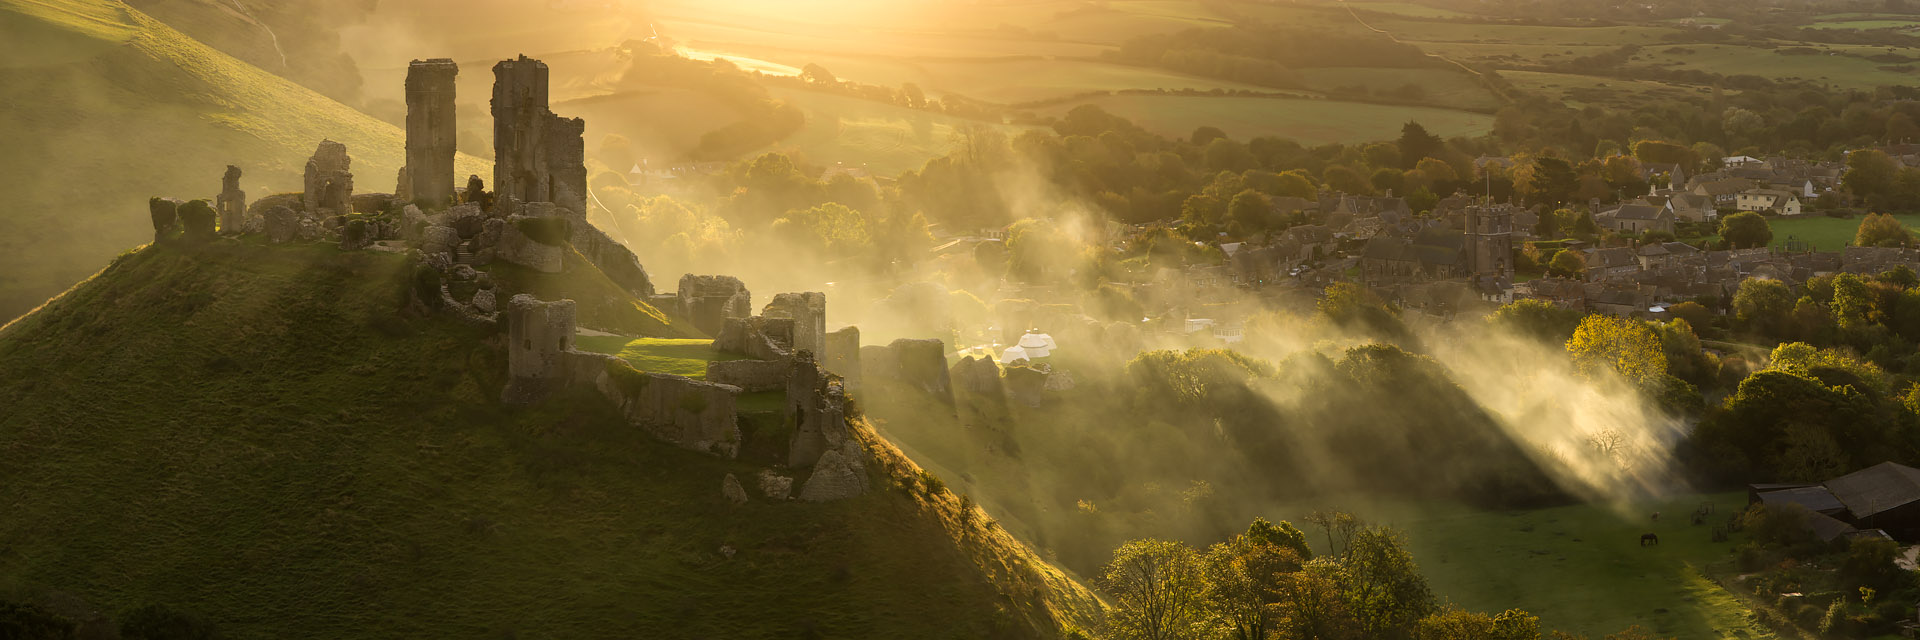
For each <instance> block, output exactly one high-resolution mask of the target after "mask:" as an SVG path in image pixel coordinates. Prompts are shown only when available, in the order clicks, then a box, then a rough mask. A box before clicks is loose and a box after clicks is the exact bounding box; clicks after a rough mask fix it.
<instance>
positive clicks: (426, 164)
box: [395, 58, 460, 208]
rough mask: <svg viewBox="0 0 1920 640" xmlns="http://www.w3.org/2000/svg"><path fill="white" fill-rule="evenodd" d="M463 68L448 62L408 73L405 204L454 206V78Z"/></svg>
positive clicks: (417, 65) (421, 63)
mask: <svg viewBox="0 0 1920 640" xmlns="http://www.w3.org/2000/svg"><path fill="white" fill-rule="evenodd" d="M459 75H460V66H459V65H456V64H454V63H453V61H452V60H448V59H446V58H434V59H431V60H415V61H413V64H411V65H408V67H407V166H406V168H405V169H404V170H402V172H401V174H400V176H401V178H400V186H399V188H398V189H396V191H395V193H396V195H398V196H400V199H401V200H402V201H403V202H413V203H423V206H431V207H436V208H437V207H441V206H445V205H448V204H451V203H452V202H453V156H454V153H455V152H456V147H457V145H456V144H455V143H456V142H457V135H456V133H455V128H456V123H455V121H454V118H455V114H454V105H453V100H454V78H455V77H456V76H459Z"/></svg>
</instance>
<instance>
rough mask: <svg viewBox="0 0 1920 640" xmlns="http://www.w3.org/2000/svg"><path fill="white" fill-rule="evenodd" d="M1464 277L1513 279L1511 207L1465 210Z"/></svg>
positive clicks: (1483, 207)
mask: <svg viewBox="0 0 1920 640" xmlns="http://www.w3.org/2000/svg"><path fill="white" fill-rule="evenodd" d="M1467 273H1468V274H1469V275H1472V276H1494V277H1502V276H1504V277H1512V276H1513V207H1512V206H1509V205H1485V206H1471V207H1467Z"/></svg>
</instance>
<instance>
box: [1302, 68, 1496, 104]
mask: <svg viewBox="0 0 1920 640" xmlns="http://www.w3.org/2000/svg"><path fill="white" fill-rule="evenodd" d="M1300 75H1301V76H1302V77H1304V78H1305V79H1306V81H1307V86H1309V87H1312V88H1313V89H1315V90H1317V91H1323V92H1331V91H1334V90H1336V89H1340V88H1343V87H1365V88H1366V90H1367V92H1368V93H1372V94H1375V95H1380V94H1389V93H1392V92H1395V91H1398V90H1400V89H1401V88H1402V87H1405V86H1407V85H1413V86H1417V87H1420V90H1421V92H1422V93H1423V96H1424V97H1422V98H1420V102H1422V103H1425V104H1431V105H1434V106H1438V107H1447V108H1452V109H1466V110H1471V111H1492V110H1494V109H1497V108H1499V107H1500V106H1501V104H1502V102H1501V100H1500V98H1499V96H1496V95H1494V94H1493V92H1492V91H1488V90H1487V88H1486V86H1485V85H1482V84H1481V83H1480V79H1479V78H1477V77H1474V76H1472V75H1468V74H1467V73H1465V72H1460V71H1449V70H1445V69H1385V68H1368V67H1341V68H1327V69H1301V70H1300Z"/></svg>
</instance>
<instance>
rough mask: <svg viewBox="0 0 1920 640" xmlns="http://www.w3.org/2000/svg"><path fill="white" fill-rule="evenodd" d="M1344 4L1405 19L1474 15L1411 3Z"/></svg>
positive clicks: (1469, 16) (1360, 9)
mask: <svg viewBox="0 0 1920 640" xmlns="http://www.w3.org/2000/svg"><path fill="white" fill-rule="evenodd" d="M1344 4H1346V5H1347V6H1350V7H1353V8H1354V9H1355V10H1359V11H1372V12H1375V13H1386V14H1392V15H1396V16H1402V17H1407V18H1472V17H1474V15H1473V14H1471V13H1465V12H1461V11H1454V10H1452V9H1443V8H1440V7H1429V6H1426V5H1423V4H1414V3H1411V2H1364V1H1362V2H1347V3H1344Z"/></svg>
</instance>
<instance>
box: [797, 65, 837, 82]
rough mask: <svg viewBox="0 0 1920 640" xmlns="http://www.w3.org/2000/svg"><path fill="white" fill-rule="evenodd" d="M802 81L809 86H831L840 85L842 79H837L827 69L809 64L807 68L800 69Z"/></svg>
mask: <svg viewBox="0 0 1920 640" xmlns="http://www.w3.org/2000/svg"><path fill="white" fill-rule="evenodd" d="M800 79H801V80H803V81H805V82H806V83H807V84H822V85H829V86H831V85H836V84H840V79H839V78H835V77H834V76H833V72H831V71H828V70H827V68H826V67H822V66H820V65H818V64H814V63H811V62H809V63H807V66H804V67H801V68H800Z"/></svg>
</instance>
